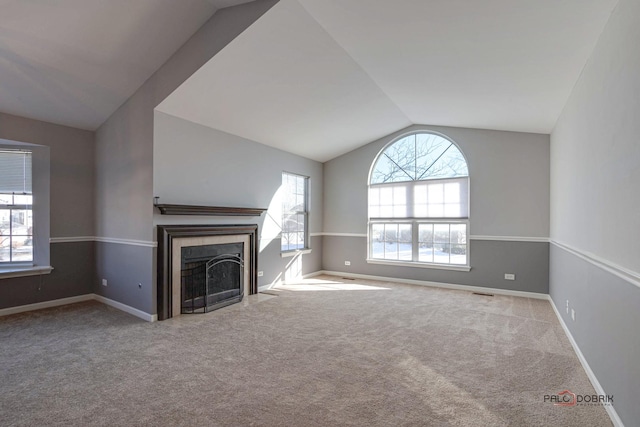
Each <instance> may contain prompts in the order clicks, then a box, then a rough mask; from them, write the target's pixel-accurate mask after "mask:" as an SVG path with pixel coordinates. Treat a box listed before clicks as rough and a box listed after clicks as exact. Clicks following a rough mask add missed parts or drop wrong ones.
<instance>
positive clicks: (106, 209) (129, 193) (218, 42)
mask: <svg viewBox="0 0 640 427" xmlns="http://www.w3.org/2000/svg"><path fill="white" fill-rule="evenodd" d="M275 3H276V1H275V0H260V1H255V2H251V3H246V4H243V5H240V6H236V7H230V8H226V9H222V10H219V11H218V12H216V13H215V14H214V15H213V16H212V17H211V19H209V21H207V23H206V24H205V25H203V26H202V27H201V28H200V29H199V30H198V31H197V32H196V33H195V34H194V35H193V36H192V37H191V38H190V39H189V40H188V41H187V42H186V43H185V44H184V45H183V46H182V47H181V48H180V49H179V50H178V51H177V52H176V53H175V54H174V55H173V56H172V57H171V58H170V59H169V60H168V61H167V62H166V63H165V64H164V65H163V66H162V67H160V69H158V71H156V72H155V73H154V74H153V75H152V76H151V77H150V78H149V79H148V80H147V81H146V82H145V83H144V84H143V85H142V86H141V87H140V89H138V90H137V91H136V93H135V94H134V95H132V96H131V97H130V98H129V99H128V100H127V101H126V102H125V103H124V104H123V105H122V106H121V107H120V108H119V109H118V110H117V111H116V112H115V113H114V114H113V115H112V116H111V117H110V118H109V119H108V120H107V121H106V122H105V123H104V124H103V125H102V126H101V127H100V128H99V129H98V130H97V133H96V198H95V205H96V233H97V235H98V236H100V237H106V238H110V239H119V241H120V242H121V243H117V244H120V245H121V246H126V245H129V244H131V243H139V242H142V244H146V245H149V244H150V243H151V242H152V241H153V240H154V239H155V236H154V229H153V210H154V208H153V132H154V125H153V121H154V108H155V107H156V106H157V105H158V104H159V103H160V102H161V101H162V100H163V99H164V98H165V97H167V96H168V95H169V94H170V93H171V92H172V91H173V90H175V89H176V88H177V87H178V86H179V85H180V84H182V82H184V81H185V80H186V79H187V78H188V77H189V76H191V75H192V74H193V73H194V72H195V71H196V70H197V69H198V68H199V67H201V66H202V65H203V64H204V63H206V62H207V61H208V60H209V59H211V58H212V57H213V56H214V55H215V54H216V53H217V52H219V51H220V50H221V49H222V48H224V47H225V46H226V45H227V44H228V43H229V42H230V41H231V40H233V39H234V38H235V37H236V36H237V35H239V34H240V33H242V31H244V30H245V29H246V28H247V27H248V26H250V25H251V24H252V23H253V22H254V21H255V20H256V19H258V18H259V17H260V16H262V14H264V13H265V12H266V11H267V10H269V8H271V7H272V6H273V5H274V4H275ZM132 241H133V242H132ZM97 245H98V249H97V254H98V262H97V263H98V265H99V266H100V268H99V271H98V274H97V277H96V278H95V280H94V284H93V286H94V288H93V289H94V291H95V292H96V293H98V294H100V295H104V296H107V297H108V298H111V299H114V300H116V301H120V302H123V303H125V304H127V305H130V306H132V307H135V308H138V309H140V310H143V311H147V312H150V313H155V309H153V311H149V310H150V309H151V308H152V307H155V268H153V265H154V263H155V255H154V253H155V252H154V250H153V248H151V247H145V246H136V248H143V249H142V250H140V251H136V252H135V256H136V257H137V258H136V259H133V260H128V262H129V263H132V264H136V265H138V266H140V267H139V268H137V269H135V270H133V271H131V272H130V273H129V274H127V275H121V274H117V275H115V274H114V278H113V280H111V281H109V282H108V283H109V285H108V289H107V288H104V287H103V286H101V285H100V284H99V283H100V279H102V278H103V277H104V275H106V274H107V272H117V271H121V270H122V269H123V268H124V265H123V264H122V263H121V262H120V261H118V260H119V259H120V258H118V257H115V256H113V257H112V256H107V254H108V253H109V251H110V249H109V248H107V247H106V245H113V243H103V242H99V243H97ZM123 250H125V249H124V248H123ZM138 283H141V284H142V286H143V287H142V291H141V292H136V293H134V294H132V289H134V290H136V291H137V290H138V289H139V288H138ZM132 295H135V297H134V296H132ZM125 301H126V302H125Z"/></svg>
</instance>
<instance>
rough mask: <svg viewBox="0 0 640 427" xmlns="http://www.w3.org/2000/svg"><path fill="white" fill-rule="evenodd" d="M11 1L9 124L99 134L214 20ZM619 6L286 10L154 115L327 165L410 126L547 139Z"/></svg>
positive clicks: (405, 3) (189, 1)
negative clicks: (16, 121)
mask: <svg viewBox="0 0 640 427" xmlns="http://www.w3.org/2000/svg"><path fill="white" fill-rule="evenodd" d="M246 1H248V0H180V1H174V0H109V1H102V0H56V1H48V0H30V1H24V0H0V111H2V112H6V113H11V114H16V115H19V116H24V117H30V118H35V119H39V120H44V121H49V122H53V123H60V124H64V125H69V126H74V127H78V128H83V129H96V128H97V127H98V126H99V125H100V124H102V123H103V122H104V121H105V120H106V119H107V118H108V117H109V116H110V115H111V114H112V113H113V111H115V109H116V108H117V107H118V106H119V105H121V104H122V103H123V102H124V101H125V100H126V99H127V98H128V97H129V96H131V95H132V94H133V93H134V92H135V90H136V89H137V88H138V87H139V86H140V85H141V84H142V83H143V82H144V81H145V80H146V79H147V78H148V77H149V76H150V75H151V74H152V73H153V72H155V70H157V69H158V67H160V66H161V65H162V64H163V63H164V62H165V61H166V60H167V59H168V58H169V57H170V56H171V55H172V54H173V53H174V52H175V51H176V50H177V49H178V48H179V47H180V46H181V45H182V44H183V43H184V42H185V41H186V40H187V39H188V38H189V37H190V36H191V35H192V34H193V33H194V32H195V31H196V30H197V29H198V28H199V27H200V26H201V25H202V24H203V23H204V22H206V21H207V20H208V19H209V18H210V17H211V15H212V14H213V13H215V11H216V10H217V9H219V8H222V7H227V6H232V5H235V4H239V3H244V2H246ZM616 3H617V0H562V1H559V0H536V1H531V0H394V1H371V0H280V2H279V3H278V4H277V5H276V6H274V7H273V8H272V9H271V10H270V11H269V12H267V13H266V14H265V15H263V16H262V17H261V18H260V19H259V20H258V21H257V22H256V23H255V24H254V25H252V26H251V27H250V28H249V29H248V30H246V31H245V32H244V33H242V34H241V35H240V36H238V37H237V38H236V39H235V40H234V41H232V42H231V43H230V44H229V45H228V46H227V47H226V48H225V49H223V50H222V51H221V52H220V53H219V54H218V55H216V56H215V57H214V58H212V59H211V60H210V61H209V62H208V63H207V64H205V65H204V66H203V67H202V68H201V69H200V70H199V71H197V72H196V73H195V74H194V75H193V76H192V77H191V78H189V79H188V80H187V81H186V82H185V83H184V84H183V85H182V86H180V87H179V88H178V89H177V90H176V91H175V92H174V93H173V94H172V95H170V96H169V97H168V98H167V99H166V100H165V101H164V102H162V103H161V104H160V105H159V106H158V110H160V111H163V112H166V113H168V114H172V115H174V116H177V117H181V118H183V119H186V120H190V121H193V122H196V123H199V124H202V125H205V126H209V127H212V128H215V129H219V130H221V131H224V132H228V133H232V134H235V135H238V136H242V137H245V138H248V139H252V140H255V141H258V142H261V143H263V144H267V145H270V146H273V147H276V148H279V149H282V150H285V151H289V152H292V153H295V154H299V155H302V156H304V157H308V158H312V159H315V160H318V161H326V160H328V159H331V158H333V157H336V156H338V155H340V154H342V153H345V152H347V151H350V150H352V149H354V148H356V147H358V146H361V145H363V144H366V143H368V142H370V141H372V140H374V139H377V138H379V137H381V136H384V135H386V134H389V133H391V132H394V131H396V130H398V129H400V128H403V127H405V126H408V125H410V124H432V125H445V126H458V127H471V128H485V129H498V130H512V131H522V132H539V133H550V132H551V130H552V129H553V126H554V124H555V122H556V120H557V118H558V116H559V115H560V113H561V111H562V108H563V106H564V104H565V102H566V100H567V98H568V96H569V94H570V92H571V90H572V87H573V85H574V84H575V82H576V80H577V79H578V76H579V75H580V72H581V70H582V68H583V67H584V65H585V63H586V62H587V60H588V58H589V55H590V53H591V52H592V50H593V48H594V46H595V43H596V42H597V39H598V37H599V35H600V33H601V31H602V29H603V27H604V25H605V23H606V21H607V20H608V18H609V15H610V13H611V11H612V10H613V8H614V7H615V5H616Z"/></svg>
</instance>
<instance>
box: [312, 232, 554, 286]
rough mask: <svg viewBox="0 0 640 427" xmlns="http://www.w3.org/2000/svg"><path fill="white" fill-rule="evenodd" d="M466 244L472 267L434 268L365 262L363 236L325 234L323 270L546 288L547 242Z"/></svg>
mask: <svg viewBox="0 0 640 427" xmlns="http://www.w3.org/2000/svg"><path fill="white" fill-rule="evenodd" d="M469 248H470V249H469V254H470V260H471V266H472V268H471V271H469V272H466V271H450V270H437V269H430V268H420V267H405V266H391V265H380V264H367V262H366V260H365V258H366V253H367V239H366V237H348V236H324V239H323V257H322V265H323V270H328V271H339V272H344V273H354V274H368V275H373V276H382V277H391V278H402V279H411V280H422V281H427V282H440V283H448V284H455V285H468V286H480V287H487V288H496V289H508V290H513V291H524V292H536V293H542V294H546V293H548V292H549V286H548V283H549V269H548V265H549V244H548V243H546V242H500V241H488V240H472V241H471V242H470V244H469ZM363 254H364V255H363ZM345 261H350V262H351V265H349V266H345V265H344V262H345ZM504 273H514V274H515V275H516V280H515V281H510V280H504Z"/></svg>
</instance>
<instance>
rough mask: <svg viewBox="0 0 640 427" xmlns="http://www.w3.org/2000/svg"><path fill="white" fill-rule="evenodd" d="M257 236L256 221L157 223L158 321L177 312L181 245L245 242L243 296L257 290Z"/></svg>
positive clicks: (178, 310) (175, 314)
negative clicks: (237, 222)
mask: <svg viewBox="0 0 640 427" xmlns="http://www.w3.org/2000/svg"><path fill="white" fill-rule="evenodd" d="M257 239H258V225H257V224H248V225H246V224H243V225H158V261H157V266H158V271H157V276H158V277H157V294H158V320H165V319H169V318H171V317H175V316H179V315H180V288H181V286H180V255H181V248H182V247H183V246H199V245H212V244H223V243H236V242H242V243H244V265H245V268H244V295H245V296H246V295H252V294H255V293H257V291H258V268H257V263H258V245H257V241H258V240H257ZM174 255H175V256H174Z"/></svg>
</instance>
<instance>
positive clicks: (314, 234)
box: [309, 232, 324, 237]
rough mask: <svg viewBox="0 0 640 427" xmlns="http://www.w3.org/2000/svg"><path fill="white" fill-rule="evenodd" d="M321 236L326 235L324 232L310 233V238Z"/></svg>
mask: <svg viewBox="0 0 640 427" xmlns="http://www.w3.org/2000/svg"><path fill="white" fill-rule="evenodd" d="M320 236H324V233H322V232H317V233H309V237H320Z"/></svg>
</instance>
